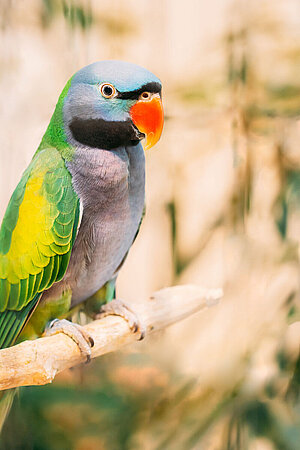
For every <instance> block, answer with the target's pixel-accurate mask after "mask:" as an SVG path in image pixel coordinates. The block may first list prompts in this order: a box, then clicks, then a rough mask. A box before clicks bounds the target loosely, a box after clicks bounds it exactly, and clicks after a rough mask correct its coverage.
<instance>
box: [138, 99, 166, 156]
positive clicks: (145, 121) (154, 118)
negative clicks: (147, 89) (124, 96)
mask: <svg viewBox="0 0 300 450" xmlns="http://www.w3.org/2000/svg"><path fill="white" fill-rule="evenodd" d="M130 116H131V120H132V122H133V123H134V125H135V126H136V127H137V128H138V130H139V131H140V132H141V133H144V134H145V135H146V144H145V150H148V149H149V148H151V147H153V146H154V145H155V144H156V143H157V141H158V140H159V138H160V136H161V133H162V129H163V125H164V111H163V106H162V102H161V98H160V97H159V96H153V97H152V98H151V100H147V101H144V100H139V101H138V102H136V103H135V104H134V105H133V106H132V107H131V108H130Z"/></svg>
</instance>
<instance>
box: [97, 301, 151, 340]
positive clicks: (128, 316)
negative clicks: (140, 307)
mask: <svg viewBox="0 0 300 450" xmlns="http://www.w3.org/2000/svg"><path fill="white" fill-rule="evenodd" d="M110 315H113V316H120V317H123V319H125V320H126V321H127V322H128V325H129V327H130V329H131V330H132V332H133V333H139V335H140V336H139V339H138V340H139V341H141V340H142V339H144V337H145V334H146V329H145V326H144V325H143V324H142V323H141V322H140V320H139V318H138V317H137V315H136V314H135V313H134V312H133V311H132V309H131V308H130V307H129V306H128V305H126V303H124V302H123V301H122V300H116V299H115V300H111V301H110V302H108V303H106V304H105V305H103V306H101V309H100V312H99V313H97V314H96V315H95V317H94V318H95V319H102V318H103V317H106V316H110Z"/></svg>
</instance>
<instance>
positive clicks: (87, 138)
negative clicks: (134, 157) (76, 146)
mask: <svg viewBox="0 0 300 450" xmlns="http://www.w3.org/2000/svg"><path fill="white" fill-rule="evenodd" d="M69 128H70V131H71V133H72V135H73V137H74V139H75V140H76V141H77V142H79V143H80V144H83V145H87V146H89V147H94V148H102V149H104V150H112V149H114V148H117V147H122V146H128V145H137V144H138V143H139V141H140V140H141V139H143V138H144V137H145V135H144V134H143V133H141V132H140V131H139V130H138V129H137V128H136V127H135V126H134V124H133V123H132V122H131V121H130V120H127V121H125V122H107V121H106V120H103V119H80V118H78V117H76V118H74V119H73V120H72V122H71V123H70V125H69Z"/></svg>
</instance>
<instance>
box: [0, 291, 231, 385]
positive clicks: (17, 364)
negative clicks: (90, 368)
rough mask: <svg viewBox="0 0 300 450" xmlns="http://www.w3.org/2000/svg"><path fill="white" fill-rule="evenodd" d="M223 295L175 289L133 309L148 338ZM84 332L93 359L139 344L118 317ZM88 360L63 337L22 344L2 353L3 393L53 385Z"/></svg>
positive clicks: (164, 292)
mask: <svg viewBox="0 0 300 450" xmlns="http://www.w3.org/2000/svg"><path fill="white" fill-rule="evenodd" d="M222 295H223V294H222V290H221V289H204V288H201V287H199V286H194V285H185V286H175V287H170V288H166V289H162V290H161V291H157V292H155V293H154V294H153V295H152V296H151V297H150V299H148V300H146V301H144V302H140V303H139V304H131V307H132V309H133V310H134V311H135V312H136V313H137V315H138V317H139V319H140V321H141V323H143V324H144V325H145V327H146V330H147V331H146V335H147V334H148V333H150V332H153V331H156V330H160V329H162V328H165V327H167V326H169V325H171V324H172V323H174V322H178V321H179V320H182V319H184V318H185V317H187V316H189V315H191V314H193V313H195V312H197V311H201V310H204V309H206V308H207V307H209V306H211V305H214V304H216V303H217V302H218V300H219V299H220V298H221V297H222ZM84 328H85V329H86V331H87V332H88V333H90V334H91V336H92V337H93V339H94V342H95V345H94V347H93V348H92V358H95V357H97V356H100V355H104V354H105V353H109V352H112V351H115V350H118V349H120V348H121V347H122V346H124V345H125V344H129V343H132V342H136V340H137V337H136V335H135V334H133V333H132V332H131V330H130V329H129V327H128V324H127V322H126V321H125V320H124V319H122V318H121V317H118V316H108V317H105V318H103V319H101V320H96V321H94V322H91V323H89V324H88V325H85V327H84ZM84 360H85V358H84V357H83V356H82V354H81V353H80V351H79V348H78V346H77V344H76V343H75V342H74V341H73V340H72V339H71V338H70V337H68V336H66V335H65V334H62V333H59V334H56V335H54V336H50V337H43V338H40V339H36V340H33V341H25V342H22V343H21V344H18V345H15V346H13V347H10V348H7V349H4V350H0V390H3V389H10V388H14V387H17V386H29V385H41V384H47V383H51V382H52V380H53V379H54V377H55V375H56V374H57V373H59V372H61V371H63V370H65V369H68V368H70V367H73V366H75V365H77V364H80V363H82V362H84Z"/></svg>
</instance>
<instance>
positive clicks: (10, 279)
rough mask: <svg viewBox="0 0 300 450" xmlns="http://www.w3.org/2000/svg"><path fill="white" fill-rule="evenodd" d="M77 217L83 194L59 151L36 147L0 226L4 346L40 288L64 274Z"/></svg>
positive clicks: (1, 334)
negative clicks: (79, 197) (80, 198)
mask: <svg viewBox="0 0 300 450" xmlns="http://www.w3.org/2000/svg"><path fill="white" fill-rule="evenodd" d="M78 221H79V200H78V197H77V195H76V193H75V192H74V190H73V187H72V180H71V175H70V173H69V171H68V170H67V168H66V166H65V162H64V160H63V158H62V157H61V155H60V153H59V152H58V151H57V150H56V149H54V148H50V149H45V150H43V151H41V152H39V153H37V154H36V156H35V157H34V159H33V160H32V162H31V164H30V166H29V167H28V169H27V170H26V171H25V172H24V174H23V177H22V179H21V181H20V183H19V184H18V186H17V188H16V190H15V191H14V193H13V195H12V197H11V200H10V202H9V205H8V207H7V210H6V213H5V216H4V219H3V222H2V226H1V229H0V348H4V347H7V346H9V345H12V343H13V342H14V341H15V339H16V337H17V336H18V334H19V333H20V331H21V329H22V327H23V326H24V323H25V322H26V320H27V318H28V316H29V315H30V314H31V312H32V311H33V309H34V308H35V306H36V305H37V303H38V301H39V298H40V296H41V293H42V292H43V291H44V290H46V289H49V288H50V287H51V286H52V284H53V283H55V282H57V281H59V280H61V279H62V277H63V276H64V274H65V272H66V269H67V267H68V264H69V259H70V255H71V250H72V246H73V242H74V239H75V236H76V232H77V227H78Z"/></svg>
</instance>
